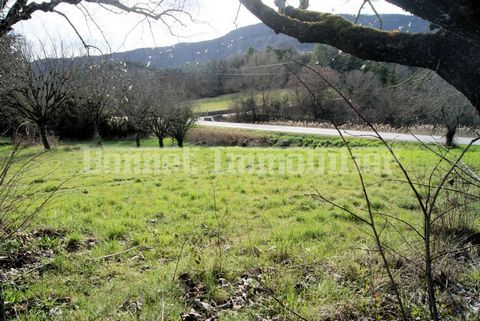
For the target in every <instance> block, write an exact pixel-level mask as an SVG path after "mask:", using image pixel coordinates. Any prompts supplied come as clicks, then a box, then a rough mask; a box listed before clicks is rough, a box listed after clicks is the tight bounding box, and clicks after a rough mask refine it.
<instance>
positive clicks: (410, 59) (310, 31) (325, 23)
mask: <svg viewBox="0 0 480 321" xmlns="http://www.w3.org/2000/svg"><path fill="white" fill-rule="evenodd" d="M240 2H241V3H242V4H243V5H244V6H245V7H246V8H247V9H248V10H249V11H250V12H252V13H253V14H254V15H255V16H257V17H258V18H259V19H260V20H262V21H263V22H264V23H265V24H266V25H268V26H269V27H271V28H272V29H274V30H275V31H277V32H281V33H284V34H287V35H289V36H292V37H294V38H297V39H298V40H299V41H301V42H312V43H323V44H327V45H331V46H334V47H336V48H338V49H341V50H343V51H345V52H347V53H350V54H352V55H355V56H357V57H360V58H363V59H370V60H378V61H386V62H394V63H399V64H406V65H414V66H418V67H424V68H430V69H433V68H434V67H435V66H436V65H437V63H438V58H439V57H438V54H437V52H438V47H439V44H440V42H441V41H442V36H441V35H440V34H437V33H432V34H408V33H400V32H386V31H381V30H377V29H373V28H370V27H363V26H358V25H355V24H353V23H351V22H349V21H347V20H346V19H344V18H342V17H340V16H337V15H333V14H328V13H318V12H313V11H307V10H300V9H295V8H293V7H287V8H286V9H285V14H283V15H282V14H279V13H277V12H276V11H275V10H273V9H272V8H270V7H268V6H266V5H264V4H263V2H262V1H260V0H240Z"/></svg>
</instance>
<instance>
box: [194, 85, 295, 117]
mask: <svg viewBox="0 0 480 321" xmlns="http://www.w3.org/2000/svg"><path fill="white" fill-rule="evenodd" d="M270 93H271V94H273V95H283V94H288V90H286V89H274V90H271V91H270ZM258 95H259V94H258ZM244 96H245V94H242V93H236V94H229V95H223V96H218V97H214V98H203V99H198V100H196V101H195V104H196V105H197V108H196V111H197V112H215V111H223V110H229V109H232V105H233V102H234V101H235V99H238V98H241V97H244Z"/></svg>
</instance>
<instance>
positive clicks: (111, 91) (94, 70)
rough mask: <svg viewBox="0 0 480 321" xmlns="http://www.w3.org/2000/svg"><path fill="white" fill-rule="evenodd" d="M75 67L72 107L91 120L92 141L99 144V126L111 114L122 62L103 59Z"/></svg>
mask: <svg viewBox="0 0 480 321" xmlns="http://www.w3.org/2000/svg"><path fill="white" fill-rule="evenodd" d="M77 69H78V70H79V71H78V72H77V74H76V77H75V93H74V96H75V101H74V103H75V105H76V106H74V108H75V109H76V110H77V112H79V113H81V114H83V115H84V116H85V117H86V118H87V119H88V120H89V121H90V122H91V124H92V125H93V133H94V134H93V139H94V142H95V143H96V144H97V145H100V144H101V135H100V130H99V126H100V123H101V122H102V120H105V119H107V118H108V116H110V115H112V114H113V107H114V103H115V101H114V99H115V85H116V84H117V82H118V79H121V78H122V77H123V74H124V71H123V64H121V63H118V62H111V61H103V62H101V63H99V64H85V65H82V66H80V67H79V68H77Z"/></svg>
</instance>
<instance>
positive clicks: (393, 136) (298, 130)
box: [197, 118, 480, 145]
mask: <svg viewBox="0 0 480 321" xmlns="http://www.w3.org/2000/svg"><path fill="white" fill-rule="evenodd" d="M197 124H198V125H201V126H209V127H220V128H237V129H251V130H260V131H267V132H281V133H291V134H307V135H318V136H334V137H335V136H336V137H339V136H340V134H339V133H338V132H337V131H336V130H335V129H330V128H312V127H296V126H277V125H260V124H247V123H229V122H217V121H205V120H203V118H201V119H199V120H198V121H197ZM342 132H343V134H344V135H345V136H346V137H359V138H372V139H373V138H375V133H373V132H369V131H360V130H342ZM380 134H381V136H382V137H383V138H384V139H385V140H388V141H401V142H418V141H421V142H423V143H427V144H428V143H442V142H443V141H444V137H441V136H430V135H415V136H414V135H411V134H398V133H385V132H381V133H380ZM471 140H472V138H467V137H456V138H455V143H456V144H461V145H467V144H469V143H470V141H471ZM475 145H480V141H477V142H476V143H475Z"/></svg>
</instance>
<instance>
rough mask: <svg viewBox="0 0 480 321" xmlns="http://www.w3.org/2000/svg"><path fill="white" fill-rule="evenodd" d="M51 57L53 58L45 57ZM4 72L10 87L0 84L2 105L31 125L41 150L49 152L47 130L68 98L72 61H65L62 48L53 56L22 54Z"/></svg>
mask: <svg viewBox="0 0 480 321" xmlns="http://www.w3.org/2000/svg"><path fill="white" fill-rule="evenodd" d="M52 56H54V57H55V59H52V58H49V57H52ZM32 60H33V62H31V61H32ZM4 73H5V74H9V75H10V77H8V78H6V79H14V83H13V84H10V85H8V84H3V85H4V88H6V92H4V97H5V104H6V105H7V106H8V107H9V108H10V109H11V111H12V112H15V113H17V115H19V117H21V118H23V119H25V120H26V121H28V122H32V123H34V124H35V125H36V126H37V128H38V131H39V135H40V138H41V140H42V144H43V147H44V148H45V149H46V150H49V149H51V146H50V142H49V140H48V134H47V129H48V126H49V123H51V122H52V121H53V120H54V119H55V117H56V116H57V115H58V112H59V110H60V109H61V108H62V107H64V106H65V104H66V103H67V101H68V99H69V98H70V97H71V92H72V90H73V80H74V79H73V77H74V73H75V68H74V65H73V63H72V61H71V60H70V59H68V58H65V53H64V50H63V48H59V49H57V48H54V50H53V54H51V53H47V51H46V49H45V48H44V50H43V52H42V56H35V55H33V54H28V53H26V52H24V53H23V55H22V59H21V60H20V61H19V62H18V64H16V65H15V66H9V67H7V68H6V70H4ZM6 79H2V80H0V81H5V80H6Z"/></svg>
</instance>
